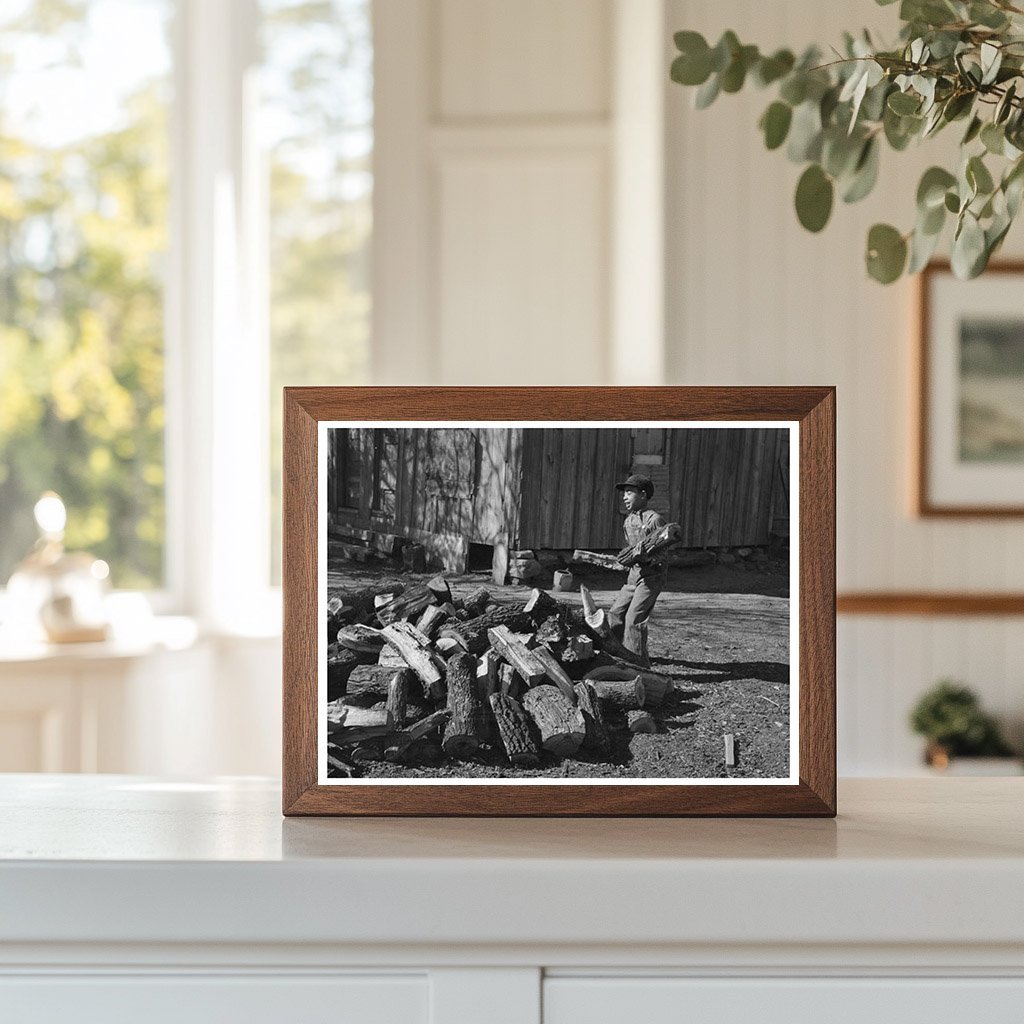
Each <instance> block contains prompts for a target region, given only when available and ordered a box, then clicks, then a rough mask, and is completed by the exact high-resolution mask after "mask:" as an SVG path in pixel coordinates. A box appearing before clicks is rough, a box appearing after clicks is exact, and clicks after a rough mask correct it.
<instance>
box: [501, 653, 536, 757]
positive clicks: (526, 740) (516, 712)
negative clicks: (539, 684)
mask: <svg viewBox="0 0 1024 1024" xmlns="http://www.w3.org/2000/svg"><path fill="white" fill-rule="evenodd" d="M506 667H508V666H506ZM490 705H491V710H492V711H493V712H494V720H495V721H496V722H497V724H498V735H499V736H501V743H502V746H503V747H504V748H505V753H506V754H507V755H508V759H509V761H510V762H511V763H512V764H513V765H515V766H516V767H517V768H535V767H536V766H537V765H538V764H540V750H539V749H538V747H537V742H536V740H535V739H534V738H533V735H532V733H531V729H530V719H529V717H528V716H527V714H526V712H525V711H524V710H523V707H522V705H521V704H520V703H519V702H518V701H516V700H513V699H512V698H511V697H508V696H506V695H505V694H501V693H492V694H491V697H490Z"/></svg>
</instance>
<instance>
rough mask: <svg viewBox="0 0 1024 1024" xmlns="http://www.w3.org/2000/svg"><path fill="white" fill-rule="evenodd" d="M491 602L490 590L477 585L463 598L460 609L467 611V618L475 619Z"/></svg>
mask: <svg viewBox="0 0 1024 1024" xmlns="http://www.w3.org/2000/svg"><path fill="white" fill-rule="evenodd" d="M491 602H492V598H491V592H490V591H489V590H488V589H487V588H486V587H477V589H476V590H474V591H473V592H472V593H471V594H470V595H469V596H468V597H466V598H464V599H463V601H462V610H463V611H465V612H467V613H468V615H467V618H470V619H475V618H476V617H477V616H478V615H483V613H484V612H485V611H486V610H487V606H488V605H489V604H491Z"/></svg>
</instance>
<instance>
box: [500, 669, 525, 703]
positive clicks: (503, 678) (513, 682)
mask: <svg viewBox="0 0 1024 1024" xmlns="http://www.w3.org/2000/svg"><path fill="white" fill-rule="evenodd" d="M498 680H499V683H500V687H501V694H502V696H504V697H515V696H517V695H518V694H519V692H520V690H521V689H522V684H521V680H520V678H519V676H518V675H517V674H516V670H515V669H514V668H513V667H512V666H511V665H508V664H504V663H503V664H501V665H499V666H498Z"/></svg>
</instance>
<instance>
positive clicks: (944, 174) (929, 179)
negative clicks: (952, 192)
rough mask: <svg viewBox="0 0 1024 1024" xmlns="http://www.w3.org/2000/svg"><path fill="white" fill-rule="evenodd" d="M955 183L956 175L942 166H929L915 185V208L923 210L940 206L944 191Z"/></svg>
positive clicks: (944, 197) (944, 198) (942, 201)
mask: <svg viewBox="0 0 1024 1024" xmlns="http://www.w3.org/2000/svg"><path fill="white" fill-rule="evenodd" d="M955 184H956V176H955V175H953V174H950V173H949V171H947V170H946V169H945V168H944V167H929V168H928V170H927V171H925V172H924V174H922V175H921V181H920V182H919V183H918V186H917V208H918V209H919V210H922V211H924V212H927V211H928V210H931V209H933V208H934V207H936V206H942V204H943V203H944V202H945V200H946V191H947V190H948V189H949V188H951V187H952V186H953V185H955Z"/></svg>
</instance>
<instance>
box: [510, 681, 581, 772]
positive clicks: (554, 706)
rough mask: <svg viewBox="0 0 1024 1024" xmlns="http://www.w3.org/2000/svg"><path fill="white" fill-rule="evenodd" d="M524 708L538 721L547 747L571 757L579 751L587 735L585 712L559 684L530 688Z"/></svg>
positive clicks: (544, 744)
mask: <svg viewBox="0 0 1024 1024" xmlns="http://www.w3.org/2000/svg"><path fill="white" fill-rule="evenodd" d="M574 699H575V695H574ZM523 707H524V708H525V709H526V713H527V714H528V715H529V716H530V717H531V718H532V719H533V721H534V722H536V723H537V728H538V730H539V731H540V739H541V746H542V747H543V748H544V749H545V750H550V751H551V753H553V754H557V755H559V756H560V757H570V756H571V755H572V754H575V753H576V751H577V750H579V748H580V746H581V744H582V743H583V740H584V739H585V738H586V735H587V725H586V722H585V721H584V719H583V712H582V711H580V709H579V708H578V707H576V706H575V705H574V704H572V703H570V701H569V699H568V698H567V697H566V696H565V694H564V693H562V691H561V690H559V689H558V687H557V686H547V685H544V686H534V687H532V688H531V689H529V690H527V691H526V694H525V695H524V697H523Z"/></svg>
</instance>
